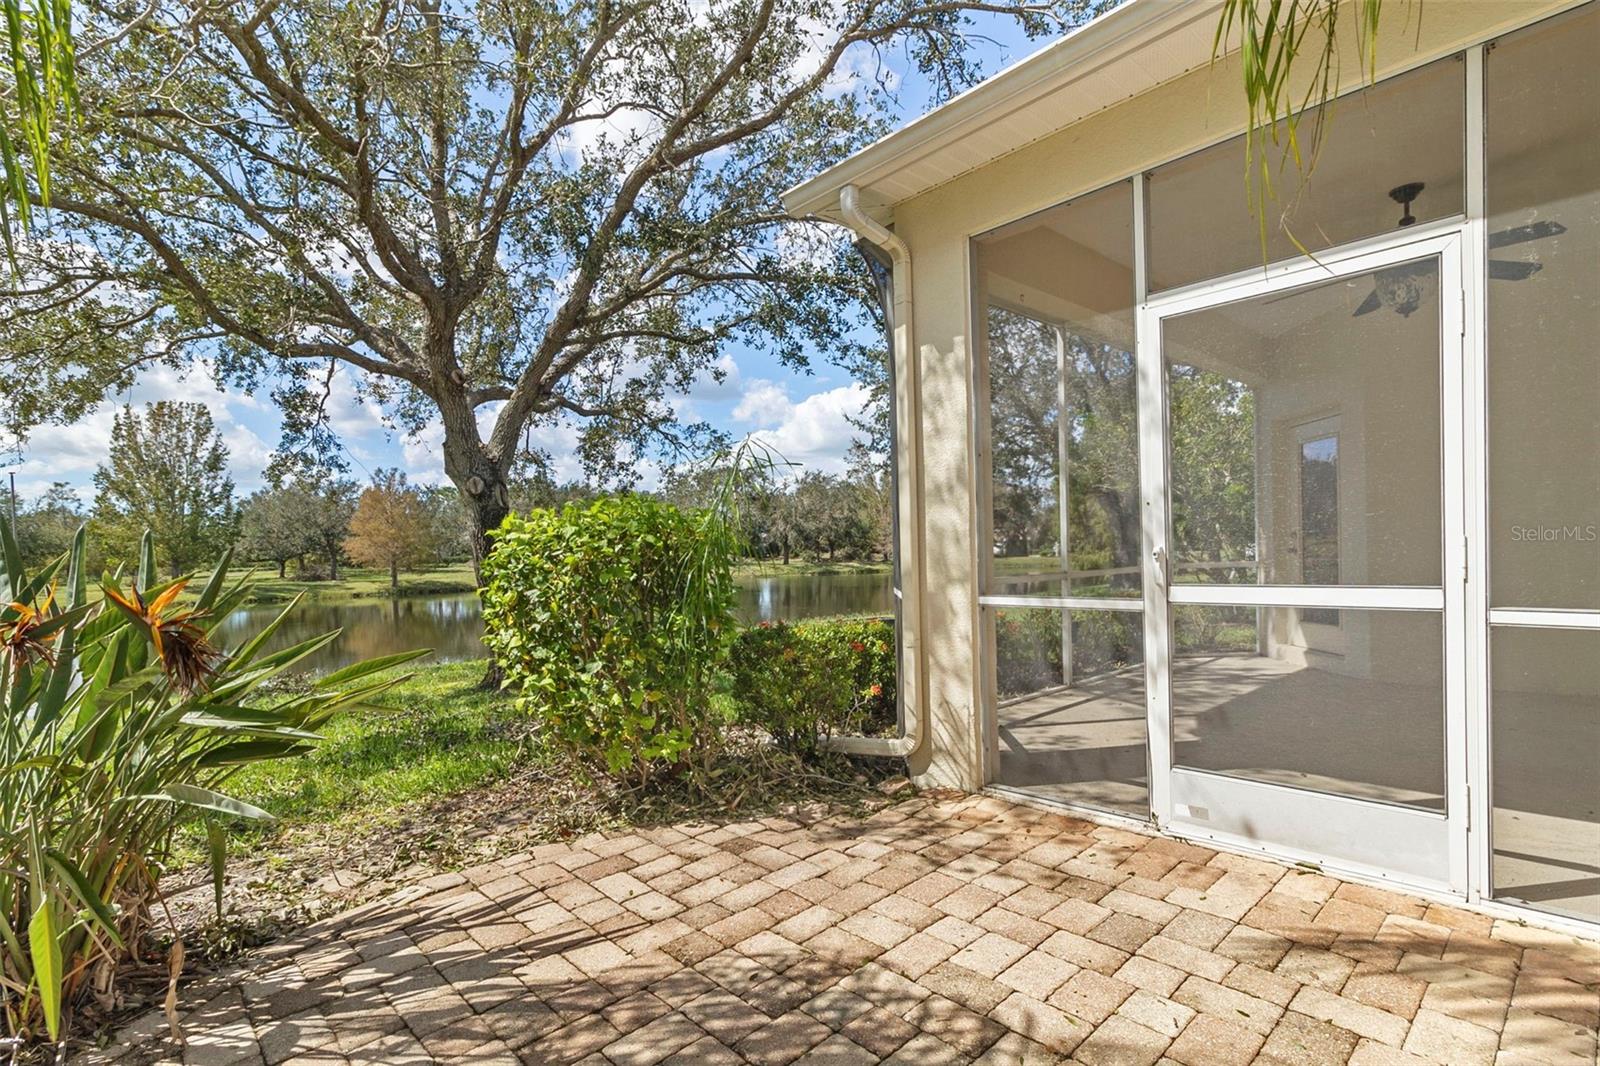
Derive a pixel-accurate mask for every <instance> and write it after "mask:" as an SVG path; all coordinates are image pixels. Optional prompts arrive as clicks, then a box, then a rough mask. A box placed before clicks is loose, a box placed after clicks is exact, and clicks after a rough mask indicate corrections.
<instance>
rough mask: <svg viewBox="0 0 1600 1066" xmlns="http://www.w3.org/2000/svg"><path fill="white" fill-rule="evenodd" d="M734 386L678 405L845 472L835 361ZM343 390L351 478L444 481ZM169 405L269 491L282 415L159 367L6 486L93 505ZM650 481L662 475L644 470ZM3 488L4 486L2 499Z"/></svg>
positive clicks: (50, 438)
mask: <svg viewBox="0 0 1600 1066" xmlns="http://www.w3.org/2000/svg"><path fill="white" fill-rule="evenodd" d="M981 28H982V31H983V33H984V34H985V35H986V36H987V40H984V41H980V42H978V43H977V44H976V47H977V49H978V53H979V55H980V56H981V59H982V62H983V69H984V70H985V71H986V72H989V73H992V72H994V71H996V70H998V69H1000V68H1001V67H1002V66H1004V65H1006V64H1007V63H1010V62H1012V61H1014V60H1016V59H1019V58H1021V57H1022V56H1025V55H1027V54H1028V53H1029V52H1031V51H1033V50H1034V49H1035V48H1037V47H1039V46H1040V45H1041V44H1042V43H1043V42H1030V41H1028V40H1027V39H1026V38H1024V37H1023V36H1022V35H1021V34H1020V33H1019V32H1018V31H1017V30H1016V29H1015V27H1013V26H1012V25H1011V24H1010V23H1009V21H1004V22H1002V21H1000V20H985V22H984V23H983V24H982V27H981ZM889 65H890V66H891V67H892V68H895V73H896V75H897V76H898V77H899V78H900V85H899V103H900V112H901V116H902V118H904V119H910V118H913V117H915V116H916V115H918V114H921V113H923V112H924V111H926V110H927V109H928V107H929V106H930V104H931V91H930V86H929V85H928V84H927V83H926V81H925V80H924V79H922V78H920V77H919V76H917V75H916V74H915V73H914V72H912V73H910V74H907V73H906V64H905V63H904V62H903V61H900V60H898V59H896V58H893V57H891V58H890V60H889ZM721 365H722V369H723V370H724V371H725V376H724V379H723V380H722V381H720V382H718V381H715V380H713V379H712V377H711V376H709V375H708V376H705V377H703V378H702V379H701V380H700V381H698V382H697V383H696V385H695V387H694V388H692V389H691V390H689V392H688V393H686V394H684V395H682V396H680V397H678V398H677V399H676V401H675V403H676V406H677V410H678V412H679V414H680V417H682V418H684V419H685V420H686V421H687V420H697V419H703V420H705V421H707V422H710V423H711V424H713V425H715V426H718V427H719V428H722V429H724V430H726V431H728V432H729V433H731V434H733V435H734V436H735V437H742V436H744V435H746V434H756V435H758V436H760V437H761V438H762V439H763V440H765V441H766V442H767V443H769V444H770V445H771V446H773V447H774V448H776V449H777V450H778V451H779V452H780V453H781V454H783V455H784V456H785V457H786V458H787V459H789V460H790V461H791V462H794V463H797V464H801V465H802V466H803V467H804V468H806V469H818V470H823V471H826V472H829V473H839V472H841V471H843V469H844V455H845V452H846V451H847V450H848V448H849V447H850V444H851V442H852V440H853V439H854V438H855V436H856V431H855V429H854V427H852V426H851V425H850V422H849V420H850V419H851V418H853V417H855V416H857V415H858V414H860V412H861V407H862V403H863V401H864V400H865V391H864V390H863V389H861V388H860V387H859V386H857V385H856V384H855V383H854V382H853V381H852V380H851V378H850V376H849V375H848V374H846V373H845V372H844V371H842V370H840V369H839V368H837V367H835V366H833V365H831V364H830V363H828V362H827V361H826V359H824V358H816V359H814V360H813V362H812V367H811V372H810V373H806V374H802V373H797V372H796V371H794V370H791V369H789V368H787V367H783V366H780V365H779V364H778V363H777V362H776V361H775V360H774V359H773V358H772V357H771V356H770V355H769V354H768V353H765V352H761V351H755V350H746V349H732V350H729V351H727V352H726V353H725V354H724V356H723V361H722V364H721ZM339 373H340V376H339V378H338V379H337V380H336V381H335V383H334V396H333V400H334V402H333V403H332V404H331V405H330V415H331V419H332V422H333V426H334V429H335V430H336V431H337V432H338V434H339V437H340V439H341V440H342V441H343V443H344V446H345V450H346V453H347V458H348V460H349V464H350V473H351V475H352V476H354V477H357V478H360V479H362V480H365V479H366V477H367V476H368V474H370V472H371V471H374V470H377V469H378V468H380V467H392V466H398V467H400V468H401V469H402V470H404V471H405V472H406V473H407V475H408V476H409V477H410V478H411V479H412V480H414V481H417V482H421V483H424V484H444V483H446V478H445V476H444V470H443V468H442V465H441V462H440V459H439V449H438V437H437V434H436V433H429V432H425V433H424V434H423V435H422V436H421V437H420V438H416V439H407V438H406V437H405V435H404V434H402V433H399V432H397V431H394V430H391V429H389V428H388V427H387V426H386V425H385V423H384V419H383V415H382V412H381V411H379V410H377V409H376V408H374V407H373V406H371V405H370V404H362V403H361V402H359V400H358V399H357V397H356V389H355V387H354V386H355V382H354V380H353V378H351V377H349V376H347V372H346V371H345V370H344V369H342V368H341V370H340V372H339ZM160 399H182V400H189V401H198V402H202V403H205V404H206V405H207V406H208V407H209V408H210V409H211V412H212V416H213V418H214V419H215V420H216V422H217V425H218V428H219V430H220V431H221V433H222V436H223V439H224V441H225V442H226V443H227V445H228V448H229V452H230V468H231V473H232V475H233V479H234V483H235V485H236V487H237V489H238V491H239V493H240V494H241V495H244V494H246V493H249V492H252V491H254V490H255V489H257V488H260V487H261V485H262V483H263V481H262V471H263V469H264V468H265V466H266V465H267V463H268V461H269V460H270V458H271V453H272V449H273V447H274V446H275V445H276V443H277V441H278V434H279V417H278V414H277V411H276V410H275V409H274V407H273V406H272V403H271V400H270V399H269V398H267V397H266V395H265V390H261V393H260V394H259V395H257V394H244V393H238V392H228V393H223V392H220V391H218V390H217V389H216V388H215V386H214V385H213V384H212V382H211V379H210V376H209V374H208V373H207V372H206V370H205V368H204V367H196V368H194V369H193V370H191V371H190V372H188V373H187V374H179V373H178V372H175V371H173V370H170V369H168V368H165V367H159V368H156V369H155V370H152V371H149V372H147V373H146V374H144V375H143V376H142V377H141V378H140V380H139V381H138V382H137V383H136V384H135V385H134V387H133V388H131V389H129V390H127V391H126V392H125V393H119V394H118V395H116V396H115V397H113V398H111V399H110V400H108V401H107V402H106V403H103V404H101V405H100V407H99V408H97V409H96V410H95V411H93V412H92V413H90V414H89V415H88V416H87V417H85V418H84V419H82V420H80V421H79V422H78V423H76V424H74V425H71V426H46V427H42V428H40V429H38V430H36V431H35V433H34V434H33V436H32V437H31V439H30V440H29V441H28V443H27V446H26V447H25V448H24V449H23V450H22V452H21V453H20V457H19V455H18V453H17V452H16V451H15V449H11V450H0V479H3V478H4V477H5V475H6V474H7V473H14V474H15V476H16V486H17V492H18V494H19V496H21V497H22V499H23V500H24V501H26V500H28V499H31V498H33V497H35V496H37V495H39V494H40V493H42V492H43V491H44V490H45V489H47V488H48V487H49V485H50V484H51V483H52V482H55V481H65V482H67V483H69V484H70V485H72V486H73V487H74V488H75V489H76V490H77V491H78V493H79V496H80V498H81V499H82V500H83V501H84V502H85V503H88V502H90V501H91V500H92V498H93V491H94V490H93V477H94V471H95V467H96V466H97V465H98V464H100V463H102V462H104V460H105V457H106V446H107V442H108V441H109V439H110V435H111V422H112V415H113V411H114V410H115V408H116V407H118V406H120V405H121V404H122V403H132V404H134V405H135V406H138V405H141V404H144V403H147V402H153V401H155V400H160ZM575 437H576V433H575V428H574V426H573V425H572V424H567V425H564V426H560V427H555V428H553V429H551V430H547V431H545V432H544V433H543V434H541V435H537V436H536V437H535V443H536V444H538V445H539V446H541V447H543V448H544V449H546V450H547V451H549V452H550V454H551V455H552V458H553V461H554V468H555V473H556V475H557V477H559V478H562V479H566V478H578V477H581V474H582V470H581V466H580V464H579V463H578V462H577V460H576V458H575V457H574V455H573V451H572V449H573V445H574V440H575ZM642 474H643V477H642V480H643V482H644V483H645V484H646V485H648V484H649V483H651V482H652V481H653V480H654V476H655V474H654V471H652V470H644V471H642ZM3 490H4V482H3V480H0V491H3Z"/></svg>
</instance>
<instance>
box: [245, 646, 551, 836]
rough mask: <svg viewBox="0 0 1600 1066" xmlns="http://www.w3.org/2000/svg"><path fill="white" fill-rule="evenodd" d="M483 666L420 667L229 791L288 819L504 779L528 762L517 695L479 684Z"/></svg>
mask: <svg viewBox="0 0 1600 1066" xmlns="http://www.w3.org/2000/svg"><path fill="white" fill-rule="evenodd" d="M483 670H484V667H483V663H482V662H474V661H469V662H460V663H445V664H442V665H435V666H427V665H424V666H420V667H415V668H414V671H415V676H413V677H412V678H411V679H410V680H408V681H405V682H403V683H401V684H400V685H397V686H396V687H395V688H393V689H390V690H389V691H388V692H385V693H383V694H382V695H381V696H379V697H377V699H375V700H374V701H373V702H372V704H371V705H370V706H367V707H363V708H358V709H354V710H350V711H348V712H346V713H344V714H342V715H340V716H339V717H337V718H335V719H333V721H331V722H329V723H328V724H327V725H326V726H325V727H323V729H322V730H321V732H322V735H323V738H324V739H323V741H322V742H321V743H320V744H318V745H317V747H316V748H315V749H314V750H313V751H312V752H310V753H309V754H307V755H304V756H302V757H300V758H297V759H283V760H277V761H273V762H265V763H257V764H254V765H252V766H247V767H245V768H244V769H243V770H241V771H240V772H239V774H238V775H236V776H235V777H234V778H233V779H232V780H231V781H230V782H229V785H228V792H229V793H230V794H232V795H233V796H235V797H236V798H238V799H242V800H244V801H246V802H248V803H252V804H255V805H256V806H258V807H261V808H263V809H265V810H267V811H270V812H271V813H272V814H274V815H276V816H277V817H278V818H279V819H280V820H281V822H282V823H283V824H284V825H286V826H288V825H296V824H304V823H313V822H315V823H326V822H332V821H336V820H339V819H340V818H341V817H344V816H355V817H358V818H362V819H372V818H377V819H381V818H382V817H383V815H384V814H385V813H387V812H389V811H392V810H394V809H395V808H399V807H403V806H406V805H408V804H413V803H416V802H419V801H424V800H432V799H438V798H442V797H446V796H450V795H454V794H456V793H458V792H463V791H466V790H469V789H473V788H477V787H480V786H482V785H485V784H488V783H490V782H493V781H500V780H504V779H505V778H506V777H507V776H509V775H510V774H511V773H512V772H513V771H514V769H515V768H516V767H518V766H519V765H520V764H524V763H526V762H528V761H529V760H530V757H531V755H530V752H531V749H530V748H529V747H528V745H527V744H526V743H525V742H524V740H523V734H524V733H525V732H526V730H525V728H523V725H524V723H520V722H519V720H518V714H517V711H516V708H515V706H514V704H513V701H512V700H511V698H510V697H509V696H507V695H505V694H503V693H499V692H486V691H484V690H482V689H480V688H478V682H479V680H480V679H481V678H482V677H483Z"/></svg>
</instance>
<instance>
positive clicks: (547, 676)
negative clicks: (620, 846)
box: [483, 496, 736, 786]
mask: <svg viewBox="0 0 1600 1066" xmlns="http://www.w3.org/2000/svg"><path fill="white" fill-rule="evenodd" d="M735 551H736V540H735V538H734V536H733V534H732V533H731V532H730V530H729V526H728V523H727V521H726V520H725V517H724V516H723V515H722V514H721V513H720V512H717V511H709V510H708V511H699V510H694V511H691V510H680V509H678V508H676V507H674V506H672V505H671V504H666V503H662V502H659V501H656V500H651V499H648V498H645V497H642V496H621V497H612V498H607V499H602V500H597V501H596V502H594V503H592V504H589V505H588V506H579V505H577V504H568V505H567V506H566V507H565V508H563V509H562V510H560V511H554V510H536V511H533V512H531V513H530V514H528V515H527V516H526V517H522V516H517V515H512V516H510V517H508V518H507V519H506V520H505V522H504V524H502V525H501V527H500V529H499V531H498V533H497V534H496V537H495V547H494V551H493V552H492V553H491V554H490V556H489V558H488V560H487V561H486V563H485V565H484V582H485V586H486V587H485V588H484V590H483V608H484V612H483V613H484V621H485V623H486V624H487V631H486V633H485V635H484V643H485V644H487V645H488V646H489V648H490V649H491V650H492V651H493V652H494V653H495V655H496V656H497V657H498V658H499V660H500V663H501V665H502V666H503V667H504V669H505V673H506V680H507V683H508V685H509V686H510V687H512V688H513V689H514V690H516V691H517V692H518V693H519V698H518V704H519V706H521V707H522V708H524V709H525V710H527V711H528V712H530V713H531V714H534V715H536V716H537V717H538V718H539V719H540V721H541V722H542V723H543V724H544V726H545V727H546V731H547V735H548V736H549V737H550V738H551V739H552V740H553V741H555V742H556V743H557V744H559V745H561V746H562V747H564V748H565V749H566V750H567V751H568V752H569V753H570V754H571V755H572V756H573V757H574V758H575V759H576V760H577V761H578V762H579V764H580V765H581V766H583V767H584V768H586V769H588V770H590V771H591V772H595V773H601V774H608V775H610V776H613V777H615V778H617V779H619V780H622V781H625V782H627V783H629V784H632V785H635V786H643V785H646V784H649V783H651V782H652V781H653V780H655V779H656V778H657V777H659V776H660V775H662V774H663V773H676V772H681V771H694V770H696V769H703V768H705V767H706V766H708V765H709V763H710V760H711V759H712V757H713V756H714V754H715V752H716V747H717V740H718V733H719V726H720V725H721V724H722V719H721V716H720V715H719V713H718V712H717V710H716V709H715V707H714V705H713V702H712V698H711V697H712V689H713V684H714V681H715V679H716V677H717V675H718V672H719V671H720V669H721V667H722V665H723V663H724V661H725V657H726V655H727V651H728V643H729V641H730V640H731V639H732V638H733V634H734V625H733V615H732V609H733V596H734V587H733V576H732V572H731V569H730V566H731V563H732V558H733V556H734V554H735Z"/></svg>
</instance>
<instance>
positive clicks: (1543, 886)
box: [1489, 627, 1600, 921]
mask: <svg viewBox="0 0 1600 1066" xmlns="http://www.w3.org/2000/svg"><path fill="white" fill-rule="evenodd" d="M1490 654H1491V658H1490V663H1489V666H1490V675H1491V677H1492V679H1493V693H1492V703H1491V708H1490V715H1491V718H1490V721H1491V740H1492V751H1493V766H1494V768H1493V779H1492V780H1493V804H1494V824H1493V831H1492V838H1491V840H1492V844H1493V847H1494V861H1493V868H1492V876H1493V880H1494V894H1495V896H1496V897H1497V898H1500V899H1508V900H1515V901H1520V902H1524V903H1528V904H1530V905H1532V906H1534V907H1538V908H1540V909H1541V910H1549V911H1554V912H1556V913H1560V914H1571V915H1576V916H1578V917H1581V918H1587V919H1589V920H1591V921H1593V920H1596V919H1600V772H1597V769H1596V768H1597V767H1600V632H1595V631H1592V630H1590V631H1585V630H1578V629H1513V628H1502V627H1496V628H1495V629H1494V630H1493V633H1492V636H1491V637H1490Z"/></svg>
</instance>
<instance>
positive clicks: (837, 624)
mask: <svg viewBox="0 0 1600 1066" xmlns="http://www.w3.org/2000/svg"><path fill="white" fill-rule="evenodd" d="M731 672H732V692H733V699H734V703H735V705H736V706H737V708H738V712H739V717H740V720H741V721H743V722H745V723H747V724H750V725H756V726H760V727H761V728H762V729H764V730H766V731H767V732H768V733H770V734H771V735H772V737H773V739H774V740H776V741H777V742H778V744H779V746H781V747H783V748H784V749H785V750H788V751H792V752H795V753H797V754H801V755H812V754H814V753H815V752H816V750H817V747H818V744H819V742H820V740H821V738H823V737H825V736H833V735H838V734H844V733H859V732H864V731H868V730H875V729H881V728H885V727H887V726H889V725H892V724H893V723H894V721H895V717H896V709H895V642H894V624H893V623H892V622H889V621H886V620H884V619H879V618H843V619H832V620H825V621H815V622H800V623H797V624H792V625H791V624H788V623H784V622H778V623H763V624H762V625H759V626H754V627H751V628H749V629H746V630H744V631H743V632H742V633H740V634H739V636H738V638H737V639H736V640H735V641H734V647H733V656H732V659H731Z"/></svg>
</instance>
